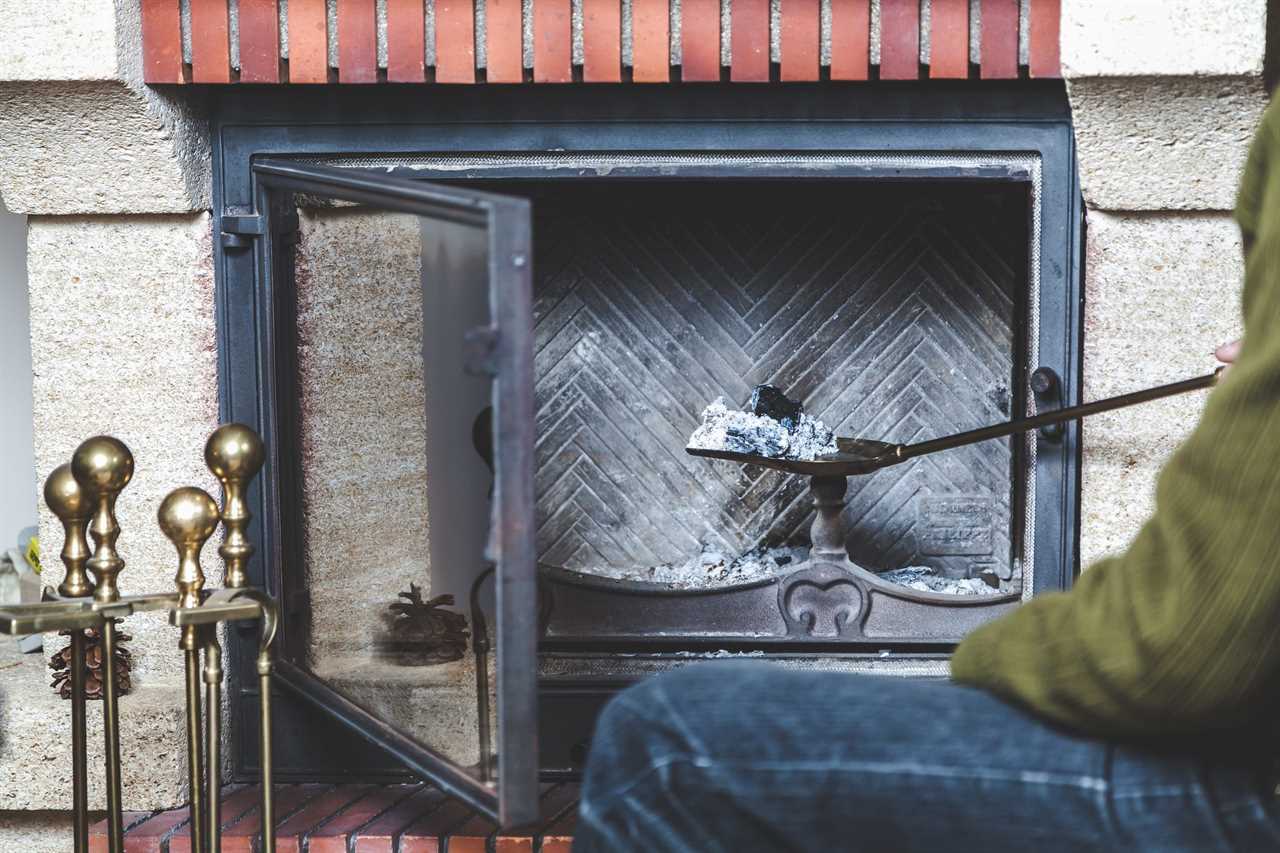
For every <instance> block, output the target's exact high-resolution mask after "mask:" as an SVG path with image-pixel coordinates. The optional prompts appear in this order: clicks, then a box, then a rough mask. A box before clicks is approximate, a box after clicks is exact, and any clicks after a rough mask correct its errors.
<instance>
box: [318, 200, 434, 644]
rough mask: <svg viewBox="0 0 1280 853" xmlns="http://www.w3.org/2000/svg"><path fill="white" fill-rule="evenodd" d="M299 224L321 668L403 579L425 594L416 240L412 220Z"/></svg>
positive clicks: (378, 217)
mask: <svg viewBox="0 0 1280 853" xmlns="http://www.w3.org/2000/svg"><path fill="white" fill-rule="evenodd" d="M301 230H302V242H301V246H300V251H299V256H298V268H297V289H298V374H299V387H300V407H301V420H302V423H301V432H302V436H301V443H302V475H303V496H302V504H303V516H304V518H303V524H304V527H305V530H306V534H305V536H304V541H305V556H306V572H307V578H308V584H309V587H310V589H311V599H310V600H311V621H312V624H313V626H315V628H316V630H315V631H313V641H312V653H313V655H315V656H316V657H317V661H318V664H323V663H324V661H323V660H322V658H324V657H325V656H326V655H330V654H334V653H339V652H348V651H356V650H362V649H364V650H367V649H368V648H369V647H370V644H371V642H372V641H373V639H374V637H375V636H377V635H379V634H380V633H382V632H384V630H385V623H384V620H385V617H386V615H388V611H387V606H388V605H389V604H391V603H392V602H394V601H395V600H396V596H397V594H398V593H399V592H401V591H402V590H406V589H408V586H409V583H411V582H412V583H416V584H417V585H418V586H419V587H420V588H421V589H422V594H423V596H424V597H426V596H427V595H428V593H429V592H430V590H431V569H430V559H429V550H430V548H429V546H430V542H429V535H428V528H429V521H428V513H427V488H426V476H427V472H426V448H427V438H426V415H425V406H426V387H425V384H424V383H425V378H424V372H423V359H422V298H421V291H420V289H419V284H418V281H419V278H420V274H421V273H420V258H421V253H422V240H421V236H420V232H419V224H418V219H417V217H414V216H410V215H408V214H386V213H379V212H371V211H368V210H362V209H357V208H346V209H338V210H319V211H304V212H303V214H302V218H301ZM335 624H341V625H342V626H343V630H342V631H333V630H327V629H326V628H325V627H324V626H331V625H335Z"/></svg>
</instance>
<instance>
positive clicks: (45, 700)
mask: <svg viewBox="0 0 1280 853" xmlns="http://www.w3.org/2000/svg"><path fill="white" fill-rule="evenodd" d="M65 643H66V639H65V638H59V641H58V647H61V646H62V645H63V644H65ZM49 645H50V647H51V648H52V644H51V643H50V644H49ZM45 659H46V658H45V655H42V654H31V655H20V654H18V653H17V652H16V650H14V647H13V644H11V643H5V644H4V647H3V649H0V732H2V733H3V736H2V737H0V812H7V811H12V810H17V809H69V808H71V703H70V702H67V701H65V700H63V699H62V698H60V697H59V696H57V695H56V694H55V693H54V692H53V690H52V689H50V687H49V675H48V670H47V669H46V667H45ZM184 718H185V717H184V713H183V692H182V688H181V687H177V686H146V685H143V686H140V687H138V688H137V689H136V690H135V691H134V692H132V693H130V694H129V695H127V696H122V697H120V730H121V737H120V761H121V768H122V779H123V781H124V807H125V808H126V809H131V810H143V809H158V808H169V807H173V806H175V805H178V804H180V803H182V802H185V800H186V792H185V780H186V729H185V727H184ZM87 744H88V753H89V768H90V773H89V807H90V808H91V809H102V808H105V802H106V794H105V788H104V784H105V783H104V775H103V770H102V768H103V766H104V764H103V737H102V704H101V703H100V702H90V703H89V714H88V740H87ZM3 831H4V826H3V822H0V833H3ZM0 838H3V835H2V834H0ZM11 849H15V848H10V847H5V846H4V845H2V844H0V850H6V851H7V850H11ZM64 849H65V848H64Z"/></svg>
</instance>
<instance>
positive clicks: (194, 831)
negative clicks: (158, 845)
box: [0, 424, 277, 853]
mask: <svg viewBox="0 0 1280 853" xmlns="http://www.w3.org/2000/svg"><path fill="white" fill-rule="evenodd" d="M263 455H264V454H263V446H262V440H261V439H260V438H258V436H257V434H256V433H254V431H253V430H251V429H249V428H248V427H246V426H243V425H241V424H228V425H225V426H222V427H219V428H218V429H217V430H216V431H215V432H214V433H213V435H211V436H210V437H209V441H208V443H207V444H206V445H205V449H204V458H205V463H206V464H207V465H208V466H209V470H210V471H212V472H213V475H214V476H215V477H217V479H218V480H219V481H220V482H221V484H222V492H223V505H222V508H221V510H219V508H218V504H217V503H216V502H215V501H214V499H213V498H212V497H210V496H209V494H208V493H207V492H205V491H204V490H202V489H198V488H195V487H192V486H184V487H182V488H179V489H175V490H173V491H172V492H170V493H169V494H168V495H167V496H166V497H165V499H164V500H163V501H162V502H161V503H160V509H159V512H158V513H157V517H158V519H159V522H160V529H161V530H162V531H163V532H164V535H165V536H166V537H167V538H168V539H169V541H170V542H172V543H173V545H174V547H175V548H176V549H177V551H178V571H177V575H176V577H175V578H174V580H175V585H176V590H175V591H173V592H157V593H149V594H145V595H128V596H122V595H121V594H120V590H119V587H118V586H117V585H116V581H117V579H118V577H119V575H120V571H121V570H122V569H123V568H124V560H122V559H120V555H119V554H118V553H117V551H116V540H117V539H118V538H119V536H120V526H119V524H117V523H116V514H115V506H116V499H117V498H118V497H119V495H120V492H121V491H122V490H123V489H124V487H125V486H127V485H128V484H129V480H130V479H131V478H132V477H133V455H132V454H131V453H130V452H129V448H127V447H125V445H124V444H123V443H122V442H120V441H119V440H117V439H115V438H111V437H110V436H96V437H94V438H90V439H89V440H87V441H85V442H84V443H83V444H81V445H80V446H79V447H77V448H76V451H75V453H74V454H73V456H72V458H71V462H70V464H66V465H61V466H59V467H58V468H57V469H56V470H54V472H53V473H52V474H50V475H49V478H48V480H46V481H45V485H44V497H45V502H46V503H47V504H48V505H49V509H51V510H52V511H53V513H54V514H55V515H56V516H57V517H58V519H59V520H60V521H61V522H62V526H63V530H64V534H65V539H64V544H63V547H62V562H63V565H65V566H66V576H65V577H64V578H63V581H62V583H61V584H59V586H58V588H57V590H56V591H55V590H52V589H48V588H47V589H46V591H45V600H44V601H42V602H41V603H39V604H27V605H18V606H12V607H7V608H3V609H0V633H5V634H34V633H43V632H49V631H60V630H68V631H70V632H71V662H70V668H71V753H72V776H73V781H72V785H73V791H72V799H73V809H74V820H75V850H76V853H86V852H87V851H88V849H89V804H88V775H87V774H88V770H87V764H88V757H87V751H86V745H85V722H86V720H85V717H86V703H85V665H84V655H85V637H84V629H86V628H96V629H98V630H100V631H101V633H102V653H103V656H104V659H105V660H107V661H108V664H107V665H106V666H104V667H103V668H102V716H103V732H104V736H105V742H106V794H107V836H108V848H109V850H110V851H111V853H122V851H123V850H124V828H123V825H122V814H121V765H120V714H119V705H118V701H117V700H118V697H119V692H118V685H117V683H116V674H115V668H114V666H112V665H111V664H110V661H112V660H114V652H115V645H116V631H115V623H116V622H117V621H118V620H119V619H122V618H123V617H125V616H129V615H131V614H134V613H139V612H142V611H148V610H167V611H168V613H169V622H170V624H172V625H174V626H176V627H178V628H180V629H181V639H180V640H179V642H178V646H179V648H181V649H182V651H183V652H184V653H185V656H186V705H187V708H186V728H187V759H188V771H189V777H188V781H189V785H190V790H191V843H192V850H193V851H198V853H213V851H217V850H219V849H220V846H221V844H220V839H219V826H220V820H219V796H218V794H219V789H220V782H221V773H220V771H221V765H222V762H221V758H220V756H219V748H220V744H221V740H220V735H221V720H220V717H221V711H222V675H223V670H222V647H221V646H220V645H219V643H218V633H217V626H218V625H219V624H220V623H223V622H233V621H239V620H246V619H256V620H258V621H259V623H260V628H261V630H260V634H259V644H258V658H257V670H258V677H259V679H260V688H261V689H260V692H259V695H260V697H261V720H260V731H261V761H262V824H261V825H262V846H261V848H260V849H262V850H264V851H267V853H271V851H274V849H275V839H274V836H273V834H272V831H271V830H272V828H273V827H274V810H273V799H272V786H271V702H270V697H271V689H270V687H271V683H270V682H271V670H272V662H271V644H272V640H273V639H274V637H275V632H276V625H277V610H276V605H275V602H274V601H273V600H272V599H271V598H270V597H269V596H267V595H266V594H265V593H263V592H261V591H260V590H257V589H253V588H251V587H249V586H248V577H247V575H246V574H245V565H246V564H247V562H248V560H249V557H250V556H251V555H252V554H253V546H252V545H251V544H250V543H249V540H248V538H247V536H246V529H247V528H248V525H249V518H250V516H249V510H248V506H247V504H246V502H245V489H246V487H247V486H248V484H249V482H250V481H251V480H252V479H253V477H254V476H255V475H256V474H257V473H258V470H259V469H260V468H261V467H262V462H263ZM219 521H221V522H222V526H223V534H224V535H223V543H222V545H221V547H219V548H218V553H219V555H221V557H222V559H223V561H224V563H225V565H226V573H225V588H223V589H218V590H213V591H207V590H205V589H204V583H205V578H204V572H203V571H202V570H201V567H200V550H201V548H203V547H204V543H205V541H206V540H207V539H208V538H209V537H210V536H212V535H213V533H214V531H215V530H216V529H217V527H218V522H219ZM86 533H87V534H88V536H90V537H92V538H93V550H92V553H90V549H89V544H88V539H87V538H86ZM86 569H87V573H86ZM90 575H92V580H91V579H90V577H89V576H90ZM201 651H203V652H204V664H203V667H202V666H201V663H200V653H201ZM202 679H203V681H204V688H205V690H204V702H203V704H204V708H203V712H202V709H201V695H200V682H201V680H202ZM202 718H203V719H202Z"/></svg>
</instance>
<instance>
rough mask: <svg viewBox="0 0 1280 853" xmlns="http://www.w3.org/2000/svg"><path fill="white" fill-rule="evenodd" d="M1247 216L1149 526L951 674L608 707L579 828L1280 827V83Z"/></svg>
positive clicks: (754, 684)
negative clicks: (1213, 374) (1237, 262)
mask: <svg viewBox="0 0 1280 853" xmlns="http://www.w3.org/2000/svg"><path fill="white" fill-rule="evenodd" d="M1236 219H1237V221H1238V223H1239V226H1240V230H1241V234H1242V237H1243V242H1244V247H1245V283H1244V291H1243V316H1244V336H1243V339H1242V340H1243V343H1240V344H1232V345H1229V346H1226V347H1223V348H1221V349H1220V350H1219V351H1218V355H1219V358H1221V359H1222V360H1224V361H1226V362H1228V363H1230V365H1231V366H1230V368H1229V370H1228V372H1227V374H1226V375H1225V376H1224V378H1223V379H1222V381H1221V382H1220V384H1219V386H1218V387H1217V388H1216V389H1215V390H1214V391H1213V392H1212V393H1211V394H1210V395H1209V399H1208V401H1207V403H1206V405H1205V409H1204V413H1203V416H1202V418H1201V420H1200V422H1199V423H1198V424H1197V426H1196V428H1195V429H1194V430H1193V432H1192V433H1191V435H1190V436H1189V438H1188V439H1187V440H1186V441H1185V442H1184V443H1183V444H1182V445H1181V446H1180V447H1179V449H1178V450H1177V451H1176V452H1175V453H1174V454H1173V456H1172V457H1171V458H1170V460H1169V462H1168V464H1167V465H1166V466H1165V467H1164V469H1163V470H1162V471H1161V473H1160V476H1159V479H1158V482H1157V488H1156V508H1155V511H1154V513H1153V515H1152V516H1151V517H1150V518H1149V519H1148V520H1147V522H1146V523H1145V524H1144V526H1143V527H1142V528H1141V530H1140V532H1139V533H1138V534H1137V536H1136V538H1135V539H1134V541H1133V542H1132V544H1131V545H1130V546H1129V548H1128V549H1127V550H1126V551H1125V552H1124V553H1122V554H1120V555H1118V556H1115V557H1112V558H1109V559H1105V560H1103V561H1101V562H1100V563H1097V564H1096V565H1094V566H1092V567H1091V568H1089V569H1088V570H1087V571H1085V572H1083V573H1082V574H1081V576H1080V578H1079V579H1078V580H1077V582H1076V583H1075V585H1074V587H1073V588H1072V589H1071V590H1070V591H1068V592H1062V593H1052V594H1047V595H1043V596H1038V597H1036V598H1035V599H1032V600H1031V601H1029V602H1027V603H1026V604H1025V605H1023V606H1021V607H1019V608H1018V609H1016V610H1015V611H1013V612H1012V613H1011V614H1009V615H1007V616H1005V617H1003V618H1001V619H999V620H996V621H994V622H991V623H989V624H987V625H985V626H983V627H982V628H979V629H978V630H976V631H974V632H973V633H971V634H970V635H969V636H968V637H967V638H966V639H965V640H964V641H963V642H962V643H961V644H960V645H959V647H958V648H957V649H956V651H955V654H954V656H953V658H952V661H951V674H952V679H951V680H950V681H948V680H944V679H935V680H924V679H907V678H888V677H874V676H867V675H857V674H849V673H838V672H830V671H824V672H818V671H812V670H795V669H782V668H777V667H773V666H770V665H768V664H764V663H760V662H714V663H701V664H695V665H691V666H688V667H685V668H682V669H679V670H676V671H673V672H670V673H667V674H665V675H662V676H659V677H657V678H655V679H652V680H649V681H647V682H642V683H641V684H639V685H637V686H635V687H632V688H630V689H629V690H627V691H625V692H623V693H622V694H620V695H619V696H618V697H616V698H615V699H614V700H613V701H612V702H611V703H610V704H609V705H608V706H607V707H606V709H605V710H604V712H603V713H602V715H601V717H600V719H599V721H598V723H597V728H596V733H595V736H594V737H593V739H592V744H591V751H590V757H589V761H588V765H587V768H586V773H585V778H584V782H583V788H582V801H581V806H580V812H579V820H578V826H577V830H576V842H575V845H574V850H575V851H577V853H596V851H609V852H610V853H626V851H639V850H643V851H646V853H656V851H725V853H729V852H730V851H732V853H746V851H754V850H761V851H763V850H769V851H785V850H796V851H822V852H823V853H825V851H841V850H867V851H909V850H930V851H937V850H982V851H1004V850H1018V851H1040V853H1045V851H1060V850H1061V851H1065V850H1152V851H1155V850H1170V851H1172V850H1196V851H1200V850H1205V851H1209V850H1263V849H1280V788H1277V783H1278V782H1280V773H1278V772H1277V770H1278V762H1277V761H1276V757H1277V756H1278V755H1280V750H1277V738H1276V735H1277V731H1276V729H1277V722H1278V721H1280V714H1278V713H1277V712H1278V711H1280V707H1277V698H1278V693H1280V328H1277V326H1278V325H1280V109H1278V108H1277V106H1275V105H1273V106H1272V107H1270V108H1269V109H1268V111H1267V113H1266V115H1265V117H1264V120H1263V123H1262V126H1261V128H1260V129H1259V131H1258V133H1257V136H1256V138H1255V140H1254V142H1253V144H1252V146H1251V148H1250V152H1249V156H1248V159H1247V163H1246V167H1245V171H1244V177H1243V180H1242V184H1241V189H1240V193H1239V196H1238V199H1237V207H1236Z"/></svg>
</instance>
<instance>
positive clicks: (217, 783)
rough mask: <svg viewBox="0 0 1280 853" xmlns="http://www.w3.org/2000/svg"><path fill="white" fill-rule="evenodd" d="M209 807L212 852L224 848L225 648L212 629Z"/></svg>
mask: <svg viewBox="0 0 1280 853" xmlns="http://www.w3.org/2000/svg"><path fill="white" fill-rule="evenodd" d="M204 717H205V728H204V733H205V745H204V754H205V762H206V764H205V807H206V809H207V812H206V816H205V824H204V834H205V838H206V839H207V842H206V843H207V845H208V849H209V853H217V851H219V850H221V849H222V838H221V833H222V796H221V794H222V755H221V749H220V747H221V746H222V646H221V645H219V643H218V640H217V636H216V635H215V633H214V631H213V630H212V629H211V630H210V631H209V636H208V637H207V638H206V639H205V642H204Z"/></svg>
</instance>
